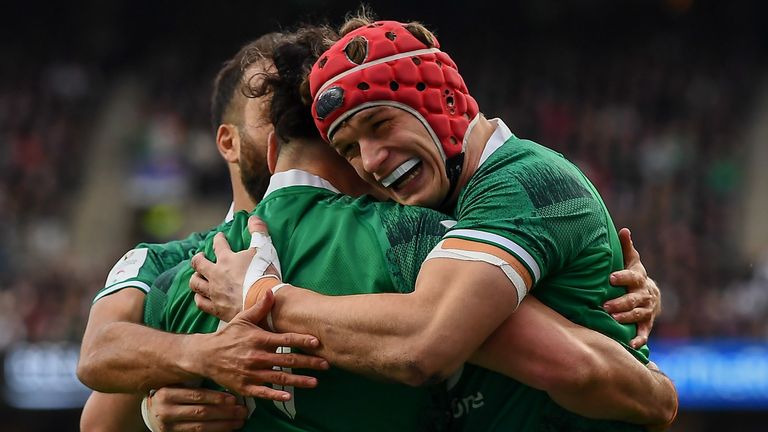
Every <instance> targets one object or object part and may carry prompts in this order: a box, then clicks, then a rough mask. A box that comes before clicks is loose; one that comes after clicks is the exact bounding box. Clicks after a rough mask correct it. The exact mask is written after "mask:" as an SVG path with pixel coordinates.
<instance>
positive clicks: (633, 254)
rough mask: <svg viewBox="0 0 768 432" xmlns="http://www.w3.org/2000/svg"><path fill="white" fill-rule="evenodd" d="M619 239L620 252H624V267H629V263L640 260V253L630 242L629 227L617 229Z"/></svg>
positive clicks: (630, 233)
mask: <svg viewBox="0 0 768 432" xmlns="http://www.w3.org/2000/svg"><path fill="white" fill-rule="evenodd" d="M619 241H620V242H621V253H623V254H624V267H629V266H630V265H629V263H631V262H634V261H640V253H639V252H638V251H637V249H635V245H634V242H632V232H631V231H630V230H629V228H622V229H621V230H619Z"/></svg>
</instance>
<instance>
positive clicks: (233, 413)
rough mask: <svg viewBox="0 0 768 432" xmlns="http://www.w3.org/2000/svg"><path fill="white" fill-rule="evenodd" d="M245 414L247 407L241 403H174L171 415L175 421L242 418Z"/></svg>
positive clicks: (246, 414) (246, 413)
mask: <svg viewBox="0 0 768 432" xmlns="http://www.w3.org/2000/svg"><path fill="white" fill-rule="evenodd" d="M247 416H248V408H246V407H245V406H243V405H176V406H174V407H173V417H174V419H175V420H177V421H211V420H244V419H245V418H246V417H247ZM169 417H170V416H169Z"/></svg>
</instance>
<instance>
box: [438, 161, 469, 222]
mask: <svg viewBox="0 0 768 432" xmlns="http://www.w3.org/2000/svg"><path fill="white" fill-rule="evenodd" d="M463 167H464V152H461V153H459V154H457V155H456V156H454V157H452V158H450V159H448V160H446V161H445V173H446V174H447V175H448V184H449V187H448V193H447V194H446V195H445V199H443V202H442V203H441V204H440V207H441V208H442V207H445V205H446V204H447V203H448V202H449V201H450V199H451V197H452V196H453V193H454V192H455V191H456V186H457V185H458V183H459V177H460V176H461V170H462V168H463Z"/></svg>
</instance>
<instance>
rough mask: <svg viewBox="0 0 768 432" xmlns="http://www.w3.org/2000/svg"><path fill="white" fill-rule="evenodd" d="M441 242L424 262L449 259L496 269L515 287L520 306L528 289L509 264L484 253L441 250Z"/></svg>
mask: <svg viewBox="0 0 768 432" xmlns="http://www.w3.org/2000/svg"><path fill="white" fill-rule="evenodd" d="M443 242H444V241H441V242H440V243H438V244H437V246H435V248H434V249H432V251H431V252H430V253H429V255H427V258H426V259H425V260H424V261H425V262H426V261H428V260H430V259H432V258H450V259H457V260H461V261H480V262H484V263H488V264H490V265H492V266H495V267H498V268H500V269H501V271H503V272H504V274H505V275H506V276H507V278H508V279H509V281H510V282H512V285H513V286H514V287H515V291H517V306H520V302H522V301H523V298H525V295H526V294H527V293H528V288H527V287H526V286H525V281H524V280H523V278H522V276H520V275H519V274H518V273H517V270H515V268H514V267H512V266H511V265H509V263H507V262H506V261H504V260H503V259H501V258H499V257H497V256H495V255H491V254H489V253H486V252H477V251H468V250H463V249H443ZM517 306H516V307H517Z"/></svg>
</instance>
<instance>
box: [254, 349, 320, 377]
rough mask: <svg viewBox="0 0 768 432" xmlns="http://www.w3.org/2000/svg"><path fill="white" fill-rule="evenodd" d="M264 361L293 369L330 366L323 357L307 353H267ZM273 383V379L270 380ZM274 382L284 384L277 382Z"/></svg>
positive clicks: (316, 368) (317, 368) (318, 368)
mask: <svg viewBox="0 0 768 432" xmlns="http://www.w3.org/2000/svg"><path fill="white" fill-rule="evenodd" d="M263 360H264V362H267V363H268V364H271V365H273V366H278V367H283V368H292V369H315V370H325V369H328V368H329V367H330V365H329V364H328V361H327V360H325V359H324V358H321V357H315V356H310V355H306V354H295V353H290V354H267V355H264V356H263ZM269 382H271V383H272V381H269ZM274 384H283V383H281V382H275V383H274Z"/></svg>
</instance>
